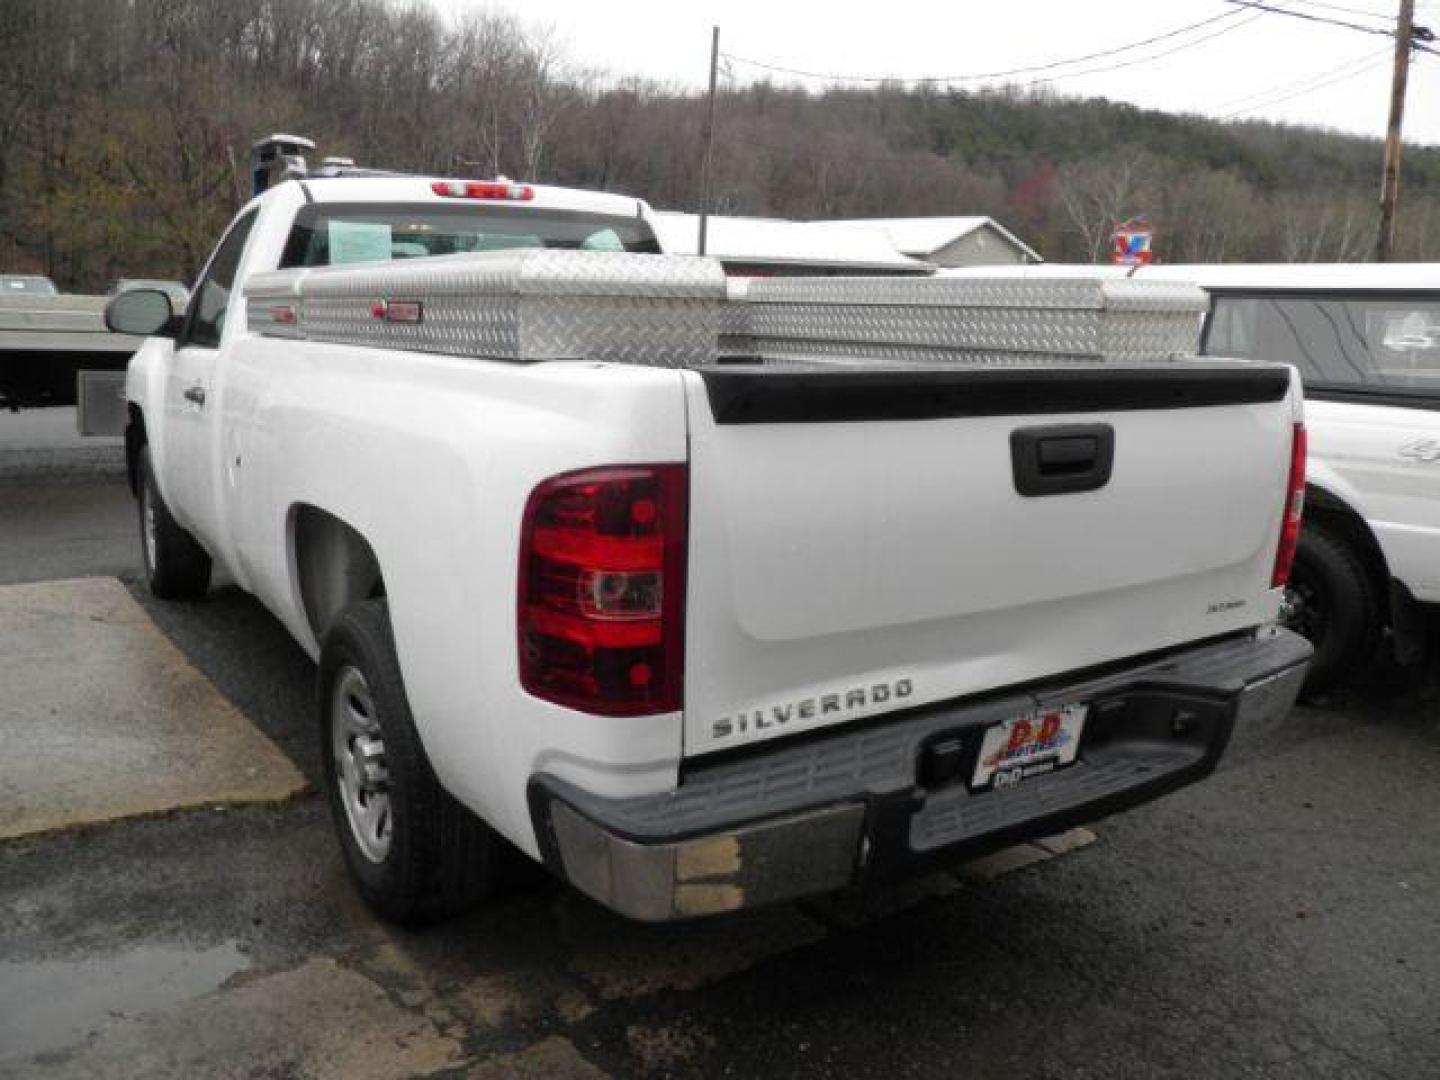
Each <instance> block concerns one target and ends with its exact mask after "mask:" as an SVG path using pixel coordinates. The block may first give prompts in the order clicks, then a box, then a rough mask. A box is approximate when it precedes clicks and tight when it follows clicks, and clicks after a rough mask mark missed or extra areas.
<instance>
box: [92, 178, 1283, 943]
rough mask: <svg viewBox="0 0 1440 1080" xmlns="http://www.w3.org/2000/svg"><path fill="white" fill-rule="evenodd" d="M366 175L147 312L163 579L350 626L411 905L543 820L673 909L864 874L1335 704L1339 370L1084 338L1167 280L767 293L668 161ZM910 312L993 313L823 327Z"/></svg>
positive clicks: (357, 871) (642, 907) (333, 719)
mask: <svg viewBox="0 0 1440 1080" xmlns="http://www.w3.org/2000/svg"><path fill="white" fill-rule="evenodd" d="M330 173H331V175H328V176H325V177H319V178H315V177H311V178H305V177H303V176H300V177H298V178H295V179H290V180H286V181H284V182H280V183H278V184H276V185H274V186H272V187H270V188H269V189H268V190H267V191H265V192H264V193H263V194H262V195H260V196H259V197H257V198H256V199H255V200H254V201H253V202H251V203H250V204H249V205H247V206H245V207H244V208H243V209H242V210H241V211H240V213H239V215H238V216H237V217H236V219H235V221H234V223H233V224H232V225H231V226H230V228H229V230H228V231H227V233H226V234H225V236H224V238H223V239H222V240H221V241H220V244H219V246H218V248H217V249H216V252H215V254H214V255H213V256H212V258H211V259H210V261H209V264H208V265H207V266H206V268H205V270H204V272H203V273H202V275H201V278H200V280H199V283H198V284H197V286H196V287H195V289H194V293H193V299H192V301H191V303H190V306H189V308H188V310H187V311H186V312H184V313H183V314H182V313H176V312H172V310H171V307H170V301H169V299H168V297H166V296H165V295H164V294H163V293H161V292H145V291H134V292H129V293H126V294H124V295H122V296H120V297H118V298H116V299H115V300H114V301H113V302H112V304H111V307H110V310H109V314H108V318H109V321H110V324H111V325H112V327H115V328H116V329H121V330H127V331H129V332H134V333H141V334H146V335H151V339H150V340H149V341H148V342H147V343H146V344H145V346H144V347H143V348H142V349H141V350H140V351H139V352H138V353H137V355H136V356H135V358H134V360H133V362H132V363H131V365H130V369H129V378H128V389H127V394H128V402H129V405H128V407H129V412H130V425H129V428H128V432H127V450H128V460H129V463H130V474H131V483H132V485H133V489H134V491H135V493H136V495H137V498H138V506H139V518H140V523H141V535H142V541H143V543H142V548H143V554H144V565H145V571H146V575H147V577H148V580H149V584H150V587H151V589H152V590H153V591H154V592H155V593H156V595H158V596H161V597H167V598H183V597H198V596H200V595H202V594H204V592H205V591H206V589H207V585H208V582H209V578H210V574H211V568H212V566H213V565H217V564H218V565H219V566H222V567H223V568H224V570H225V571H226V572H227V573H228V575H229V576H230V577H232V578H233V579H234V581H236V582H238V584H239V585H240V586H241V587H242V588H244V589H246V590H248V591H250V592H251V593H253V594H254V595H255V596H256V597H258V598H259V600H260V601H261V602H262V603H263V604H264V605H265V606H266V607H267V608H269V610H270V611H272V612H273V613H274V614H275V616H276V617H277V618H278V619H279V620H280V621H281V622H282V623H283V624H284V625H285V627H286V628H287V629H288V630H289V631H290V633H291V634H292V635H293V636H294V637H295V639H296V640H297V641H298V642H299V643H300V644H301V646H302V647H303V648H304V649H305V650H306V651H307V652H308V653H309V654H310V655H311V656H312V657H314V658H315V659H316V660H317V661H318V695H317V701H318V708H317V712H318V732H319V737H320V739H321V745H322V748H323V760H324V770H325V780H326V786H327V791H328V798H329V800H330V804H331V809H332V811H333V816H334V819H335V823H336V832H337V835H338V837H339V841H340V844H341V846H342V848H343V851H344V854H345V858H346V862H347V864H348V866H349V869H350V871H351V873H352V876H353V879H354V880H355V882H356V884H357V886H358V888H359V891H360V892H361V893H362V894H363V896H364V897H365V898H366V900H367V901H368V902H369V903H370V904H371V905H372V906H373V907H374V908H375V909H376V910H377V911H378V912H380V913H381V914H382V915H384V916H386V917H388V918H390V919H393V920H397V921H402V922H403V921H414V920H418V919H423V918H428V917H433V916H434V915H436V914H439V913H443V912H446V911H450V910H453V909H454V908H455V907H456V906H458V905H459V904H462V903H464V902H466V901H468V900H470V899H473V898H474V897H476V896H478V895H480V894H481V893H483V892H484V890H485V888H486V887H487V885H488V884H489V883H490V882H491V880H492V879H493V876H494V873H495V867H496V865H497V863H496V859H497V857H498V855H499V853H500V852H501V851H502V850H503V847H504V845H503V843H502V841H501V838H504V840H508V841H509V842H510V843H511V844H513V845H514V846H516V847H518V848H519V849H521V850H522V851H523V852H525V853H526V854H528V855H529V856H531V857H532V858H535V859H538V860H542V861H543V862H544V863H545V864H546V865H547V866H548V867H549V868H550V869H552V870H553V871H554V872H555V873H556V874H557V875H558V876H560V877H561V878H563V879H564V880H566V881H569V882H571V883H573V884H574V885H575V886H577V887H578V888H580V889H581V890H583V891H584V892H586V893H588V894H589V895H590V896H592V897H594V898H595V899H597V900H599V901H600V902H602V903H604V904H606V905H608V906H610V907H612V908H614V909H615V910H618V911H620V912H622V913H624V914H626V915H628V916H631V917H633V918H638V919H645V920H664V919H675V918H685V917H691V916H698V915H706V914H711V913H716V912H722V911H731V910H734V909H737V908H741V907H748V906H751V905H756V904H762V903H767V902H772V901H777V900H782V899H786V898H790V897H796V896H801V895H805V894H810V893H817V892H822V891H828V890H836V889H841V888H844V887H847V886H850V885H854V884H858V883H862V882H866V881H871V880H877V879H880V878H883V877H886V876H890V875H895V874H899V873H902V872H906V871H908V870H911V869H913V868H916V867H921V866H924V865H927V864H929V863H931V862H933V861H934V860H937V859H954V858H956V857H959V856H964V855H968V854H974V853H980V852H983V851H986V850H990V849H994V848H995V847H998V846H1001V845H1005V844H1009V843H1014V842H1017V841H1020V840H1023V839H1025V838H1027V837H1032V836H1037V835H1044V834H1046V833H1049V832H1054V831H1057V830H1060V829H1063V828H1066V827H1069V826H1070V825H1072V824H1075V823H1078V822H1081V821H1085V820H1090V819H1094V818H1096V817H1098V816H1102V815H1105V814H1109V813H1112V812H1114V811H1117V810H1120V809H1123V808H1125V807H1129V806H1132V805H1135V804H1138V803H1140V802H1143V801H1146V800H1149V799H1152V798H1154V797H1157V796H1159V795H1161V794H1164V793H1166V792H1168V791H1171V790H1173V789H1175V788H1177V787H1180V786H1182V785H1185V784H1188V783H1190V782H1193V781H1195V780H1198V779H1200V778H1202V777H1204V776H1206V775H1207V774H1208V773H1209V772H1210V771H1211V770H1212V769H1213V768H1214V767H1215V765H1216V763H1217V761H1218V759H1219V758H1220V756H1221V754H1222V753H1223V752H1224V750H1225V748H1226V746H1227V744H1228V743H1229V742H1230V739H1231V735H1232V732H1233V731H1235V730H1237V729H1240V730H1245V729H1249V728H1254V727H1259V726H1261V725H1264V724H1265V723H1267V722H1269V721H1273V720H1274V719H1275V718H1277V717H1279V716H1282V715H1283V714H1284V713H1285V712H1286V711H1287V710H1288V709H1289V707H1290V705H1291V703H1292V702H1293V700H1294V697H1295V694H1296V693H1297V692H1298V689H1299V685H1300V682H1301V680H1302V679H1303V676H1304V672H1305V668H1306V664H1307V660H1308V657H1309V653H1310V649H1309V646H1308V644H1306V643H1305V642H1304V641H1303V639H1301V638H1300V637H1299V636H1298V635H1295V634H1293V633H1290V632H1288V631H1285V630H1283V629H1277V628H1275V627H1274V626H1273V625H1272V621H1273V619H1274V616H1275V614H1276V611H1277V609H1278V606H1279V604H1280V600H1281V596H1282V592H1283V584H1284V579H1285V574H1286V571H1287V569H1288V565H1289V560H1290V558H1291V555H1292V554H1293V549H1294V544H1295V540H1296V529H1297V527H1298V511H1299V503H1298V500H1299V496H1300V490H1301V487H1300V486H1301V484H1302V482H1303V472H1302V465H1303V426H1302V414H1301V406H1302V402H1301V395H1300V388H1299V383H1298V381H1297V379H1296V378H1295V376H1294V373H1293V371H1292V369H1290V368H1288V367H1285V366H1280V365H1252V364H1235V363H1229V362H1215V363H1186V364H1177V363H1171V362H1168V358H1167V357H1165V356H1153V357H1149V358H1146V359H1141V360H1139V361H1135V362H1131V361H1128V360H1126V359H1124V357H1125V356H1130V355H1131V354H1129V353H1124V351H1123V350H1119V351H1116V350H1115V349H1111V348H1110V347H1109V346H1108V345H1105V344H1104V343H1103V342H1102V343H1101V346H1100V347H1097V348H1090V349H1088V351H1087V350H1086V349H1071V350H1069V351H1066V350H1061V351H1059V352H1057V351H1055V350H1054V349H1050V350H1049V352H1047V351H1046V347H1045V343H1044V341H1042V340H1040V339H1042V338H1048V337H1053V333H1054V332H1055V331H1056V330H1057V328H1058V329H1059V331H1061V332H1064V333H1071V336H1072V337H1074V336H1075V332H1078V333H1080V334H1081V335H1082V336H1083V335H1084V334H1089V333H1091V331H1095V330H1096V329H1097V327H1100V328H1101V329H1104V327H1101V322H1100V321H1097V320H1103V319H1105V318H1109V317H1110V316H1113V319H1111V321H1110V322H1108V323H1105V327H1108V329H1104V333H1102V334H1101V335H1100V338H1103V339H1104V341H1109V342H1112V344H1113V342H1114V341H1119V340H1120V339H1121V338H1124V337H1125V335H1126V334H1127V333H1130V331H1133V330H1134V329H1135V328H1137V327H1143V326H1144V325H1145V319H1146V318H1148V316H1147V314H1146V311H1147V304H1148V303H1150V302H1151V300H1153V299H1154V298H1153V297H1151V296H1150V295H1149V294H1147V293H1145V291H1144V290H1139V291H1138V293H1137V292H1135V291H1133V290H1132V291H1129V292H1127V291H1125V290H1119V291H1118V292H1117V291H1115V290H1110V291H1108V292H1107V291H1105V290H1104V289H1101V288H1100V287H1099V286H1093V285H1092V286H1087V287H1086V288H1085V289H1084V290H1082V291H1083V296H1082V297H1081V299H1080V301H1079V302H1077V303H1075V304H1072V305H1071V310H1067V311H1064V312H1059V313H1058V317H1056V318H1052V319H1051V321H1050V322H1049V323H1043V320H1045V319H1046V318H1048V317H1050V316H1051V315H1055V313H1054V312H1047V310H1046V309H1045V306H1044V305H1043V304H1031V307H1030V309H1025V310H1022V309H1023V308H1024V305H1023V304H1021V305H1020V306H1019V307H1017V306H1016V304H1015V298H1014V297H1011V298H1009V299H1008V300H1006V299H1004V298H1003V297H1001V299H1000V300H999V301H997V300H996V296H997V295H998V294H995V293H993V291H992V292H985V294H984V295H970V294H968V293H967V294H965V295H964V296H961V297H959V301H960V302H957V303H952V301H954V300H955V299H956V298H955V297H954V296H950V294H949V293H948V292H947V290H946V288H945V287H944V286H945V283H936V282H932V281H923V280H922V281H898V280H897V281H894V282H891V283H888V284H885V285H884V286H883V288H884V289H886V290H897V289H898V290H900V291H899V292H898V293H897V292H893V291H889V292H885V293H884V294H883V295H879V296H878V297H871V299H870V301H866V299H865V297H864V295H862V294H863V291H864V289H865V288H867V287H868V286H867V285H865V283H863V282H859V283H857V282H855V281H853V280H847V279H831V280H830V281H829V282H828V283H827V284H826V286H825V289H827V290H829V291H825V290H822V291H821V292H820V293H815V294H813V295H812V294H810V293H807V292H806V291H805V290H806V289H808V288H810V286H809V285H808V284H807V283H806V282H805V281H804V280H800V279H796V281H794V282H790V283H788V284H787V283H786V282H781V281H775V282H768V283H766V282H756V283H754V288H753V289H752V290H751V292H752V295H750V296H748V297H747V298H746V299H745V300H744V301H741V300H738V299H732V300H727V299H726V282H725V280H724V278H723V274H722V272H721V269H720V267H719V264H718V263H715V262H713V261H711V260H707V259H701V258H694V257H681V256H666V255H662V254H655V253H654V252H655V250H656V245H655V240H654V234H653V232H652V230H651V228H650V224H649V220H650V211H649V210H648V208H647V207H646V206H645V205H644V204H643V203H640V202H637V201H636V200H633V199H627V198H622V197H619V196H612V195H600V194H594V193H588V192H580V191H567V190H561V189H554V188H546V187H540V186H532V185H521V184H513V183H510V182H508V181H495V182H476V181H452V180H443V179H442V180H430V179H419V178H409V177H398V176H396V177H382V176H376V175H373V174H365V173H362V172H361V171H358V170H357V171H355V174H353V175H347V174H346V170H343V169H342V170H330ZM496 249H505V250H499V251H497V250H496ZM558 249H570V250H558ZM587 249H589V250H587ZM487 252H488V253H487ZM445 253H451V254H448V255H447V254H445ZM412 256H418V257H414V258H412ZM787 288H789V289H791V290H792V291H791V292H789V293H787V292H786V290H787ZM767 290H769V291H767ZM794 290H798V291H794ZM847 290H849V291H848V292H847ZM952 291H953V290H952ZM1001 292H1003V290H1001ZM987 297H988V300H987ZM1096 298H1099V299H1096ZM1031 299H1032V300H1033V298H1031ZM1092 301H1093V302H1092ZM1027 302H1028V301H1027ZM907 304H908V305H911V308H910V310H909V311H908V312H907V310H906V305H907ZM987 304H988V306H987ZM997 304H998V306H997ZM1107 304H1108V305H1110V307H1111V308H1113V310H1108V311H1107V310H1101V309H1102V308H1105V307H1106V305H1107ZM743 305H751V308H747V309H746V310H751V309H753V310H754V311H756V312H758V313H760V314H763V315H764V318H757V320H755V324H754V325H753V326H748V327H742V328H741V329H742V330H746V331H747V332H753V334H754V340H755V341H757V342H758V345H757V352H756V353H755V354H753V355H731V356H722V355H717V346H716V341H717V339H718V334H719V332H720V331H721V329H722V327H721V323H722V321H723V320H724V319H726V318H731V317H732V316H733V313H734V311H735V309H736V308H737V306H742V307H743ZM1006 305H1008V306H1006ZM1162 306H1163V305H1162ZM922 312H928V313H929V316H930V318H929V319H928V321H927V320H926V319H921V320H918V321H917V320H914V319H912V318H911V317H910V316H914V315H916V314H917V313H922ZM727 313H729V314H728V315H727ZM865 318H871V319H875V320H878V321H879V322H880V323H883V324H884V325H885V326H889V327H892V328H894V327H899V328H902V329H903V328H905V327H909V326H912V325H922V324H923V325H924V326H927V327H929V326H932V325H933V327H934V329H935V332H936V333H938V334H940V335H941V336H942V337H944V336H945V335H951V336H954V335H956V334H959V335H960V336H961V337H963V336H964V333H965V331H964V328H963V326H960V324H964V323H966V322H967V321H977V320H978V322H979V323H981V324H983V325H984V327H988V329H986V330H985V334H990V335H991V337H992V338H993V339H994V340H990V341H989V343H988V344H984V343H983V342H982V345H983V348H979V347H976V348H971V347H970V346H967V348H962V349H951V350H948V351H947V350H945V349H939V350H934V355H933V356H931V357H930V361H929V362H926V361H925V358H924V356H922V357H921V359H920V362H916V360H915V358H914V356H908V358H905V357H899V356H896V357H892V359H891V360H885V358H884V356H883V355H881V354H882V353H883V352H884V350H877V351H876V360H877V362H873V363H872V362H866V360H865V356H866V355H868V352H867V350H868V349H869V346H867V345H865V344H864V343H863V341H862V342H861V343H859V344H857V342H856V341H855V340H848V341H843V342H840V343H839V344H840V345H841V346H843V347H840V348H837V349H836V350H835V354H834V355H832V356H829V357H826V356H819V355H818V354H819V353H821V352H823V351H824V350H823V349H821V348H820V347H819V346H818V345H817V346H816V350H815V351H816V352H817V357H816V358H815V359H813V360H809V361H807V360H806V359H804V357H803V356H797V355H796V352H797V349H796V346H795V341H796V340H797V334H798V335H801V336H803V334H802V333H801V331H799V330H797V329H795V327H797V326H801V325H806V324H818V325H819V331H818V337H822V338H823V337H824V336H825V335H826V334H831V333H838V336H839V337H842V338H843V337H844V331H845V328H847V327H850V328H853V327H854V325H855V324H856V322H857V320H861V319H865ZM786 319H789V320H790V322H789V323H787V322H786V321H785V320H786ZM1191 319H1192V322H1193V316H1192V317H1191ZM1082 324H1083V326H1082ZM787 326H788V327H789V329H787V328H786V327H787ZM957 326H960V329H958V330H957ZM1076 327H1080V328H1081V329H1080V330H1079V331H1075V328H1076ZM1067 328H1069V329H1067ZM1072 331H1073V332H1072ZM1111 331H1115V334H1112V333H1111ZM727 332H728V333H729V334H730V335H731V336H732V337H733V336H734V335H735V333H736V326H735V325H734V323H733V319H732V323H731V325H730V326H729V329H728V331H727ZM806 332H807V333H808V332H809V331H806ZM1191 333H1192V340H1193V329H1192V330H1191ZM767 334H773V335H774V337H773V341H774V342H776V343H779V342H781V339H782V338H783V339H784V340H785V341H787V342H788V343H789V347H788V348H779V345H778V344H777V351H778V352H780V353H783V354H784V355H783V356H780V357H779V358H778V359H774V358H770V357H767V356H766V355H765V349H766V341H767V340H771V339H767V338H766V335H767ZM1116 334H1118V337H1117V336H1116ZM981 336H982V337H984V334H982V335H981ZM1131 336H1132V337H1133V336H1134V335H1133V334H1132V335H1131ZM1100 338H1097V339H1096V340H1097V341H1098V340H1100ZM1022 339H1023V341H1022ZM976 340H978V339H976ZM1024 342H1029V344H1028V345H1027V344H1024ZM973 345H974V341H971V346H973ZM967 349H969V351H967ZM987 350H988V351H987ZM1017 350H1018V351H1017ZM1026 350H1029V351H1026ZM799 351H800V352H804V351H805V350H804V349H800V350H799ZM922 352H923V350H922ZM1135 355H1138V354H1135ZM1117 357H1120V358H1119V359H1117ZM881 361H883V362H881Z"/></svg>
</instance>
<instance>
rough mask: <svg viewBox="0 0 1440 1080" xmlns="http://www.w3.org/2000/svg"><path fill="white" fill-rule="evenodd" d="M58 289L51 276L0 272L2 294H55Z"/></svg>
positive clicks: (0, 291)
mask: <svg viewBox="0 0 1440 1080" xmlns="http://www.w3.org/2000/svg"><path fill="white" fill-rule="evenodd" d="M57 294H58V290H57V289H56V288H55V285H54V283H53V282H51V280H50V279H49V278H43V277H17V276H14V275H3V274H0V296H55V295H57Z"/></svg>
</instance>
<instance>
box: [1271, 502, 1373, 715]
mask: <svg viewBox="0 0 1440 1080" xmlns="http://www.w3.org/2000/svg"><path fill="white" fill-rule="evenodd" d="M1382 612H1383V606H1382V604H1381V597H1380V590H1379V587H1378V585H1377V584H1376V582H1375V579H1374V578H1373V577H1372V575H1371V574H1370V573H1369V572H1368V571H1367V569H1366V567H1365V564H1364V562H1363V561H1362V560H1361V558H1360V557H1359V555H1357V554H1356V553H1355V551H1354V549H1353V548H1352V547H1351V546H1350V544H1348V543H1347V542H1346V541H1345V540H1344V539H1343V538H1342V537H1341V536H1339V535H1338V534H1336V533H1335V532H1334V531H1332V530H1330V529H1327V528H1325V527H1324V526H1323V525H1316V524H1311V523H1309V522H1307V523H1306V524H1305V526H1304V528H1303V529H1301V532H1300V544H1299V547H1298V548H1297V549H1296V552H1295V565H1294V568H1293V569H1292V571H1291V573H1290V583H1289V585H1287V586H1286V588H1285V608H1284V615H1283V618H1282V622H1284V624H1285V625H1286V626H1287V627H1289V628H1290V629H1291V630H1294V631H1296V632H1298V633H1299V634H1301V635H1302V636H1304V637H1306V638H1308V639H1309V641H1310V643H1311V644H1312V645H1314V646H1315V656H1314V658H1313V659H1312V660H1311V661H1310V670H1309V673H1308V674H1307V675H1306V677H1305V686H1304V689H1303V693H1304V694H1306V695H1314V694H1319V693H1322V692H1324V691H1326V690H1329V689H1332V688H1334V687H1336V686H1340V685H1342V684H1344V683H1346V682H1348V681H1350V680H1351V679H1353V678H1354V677H1355V676H1356V675H1358V674H1360V672H1361V671H1362V670H1363V669H1364V668H1365V667H1366V665H1367V664H1369V662H1370V661H1371V659H1372V658H1373V657H1374V655H1375V648H1376V646H1377V645H1378V643H1379V641H1380V633H1381V622H1382Z"/></svg>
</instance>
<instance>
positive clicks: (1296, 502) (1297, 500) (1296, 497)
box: [1270, 424, 1305, 589]
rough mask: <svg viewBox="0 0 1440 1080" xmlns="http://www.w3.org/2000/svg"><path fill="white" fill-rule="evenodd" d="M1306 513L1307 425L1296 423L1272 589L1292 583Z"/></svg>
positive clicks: (1271, 579) (1291, 443)
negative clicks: (1291, 578)
mask: <svg viewBox="0 0 1440 1080" xmlns="http://www.w3.org/2000/svg"><path fill="white" fill-rule="evenodd" d="M1304 514H1305V425H1304V424H1296V425H1295V432H1294V434H1293V435H1292V436H1291V440H1290V479H1289V481H1288V483H1287V486H1286V488H1285V520H1284V521H1283V522H1282V523H1281V525H1280V546H1279V547H1278V548H1276V549H1275V571H1274V573H1272V574H1271V575H1270V587H1271V588H1272V589H1278V588H1280V587H1282V586H1283V585H1284V584H1285V583H1286V582H1288V581H1289V580H1290V567H1291V566H1292V565H1293V564H1294V562H1295V548H1296V546H1297V545H1298V544H1299V543H1300V519H1301V518H1302V517H1303V516H1304Z"/></svg>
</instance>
